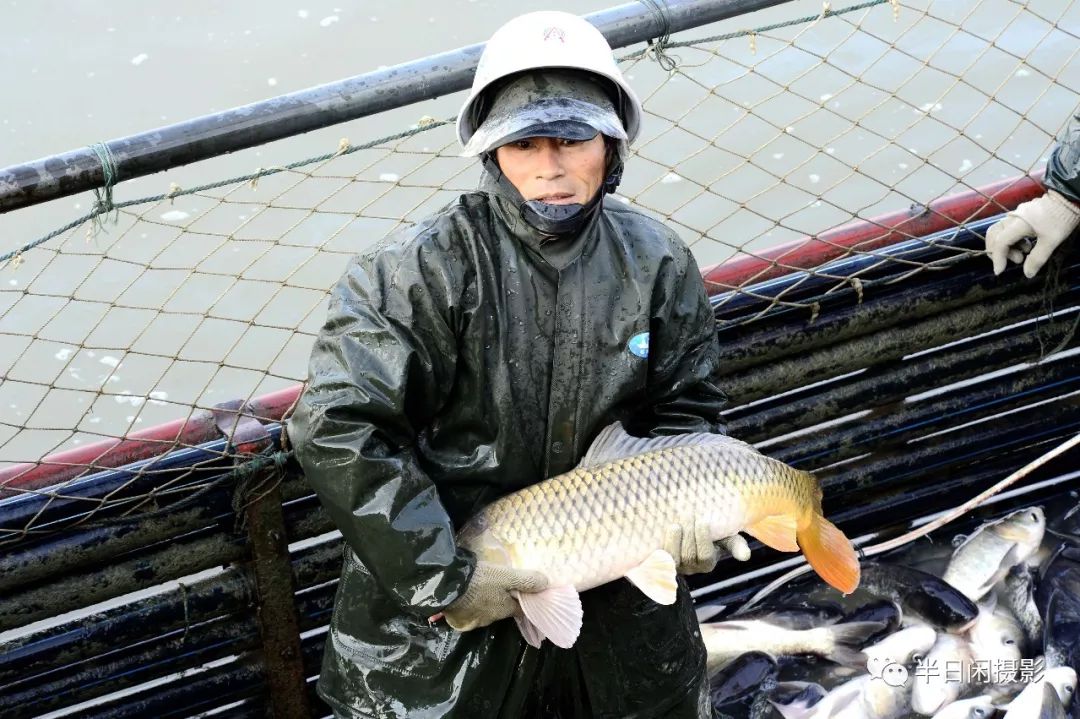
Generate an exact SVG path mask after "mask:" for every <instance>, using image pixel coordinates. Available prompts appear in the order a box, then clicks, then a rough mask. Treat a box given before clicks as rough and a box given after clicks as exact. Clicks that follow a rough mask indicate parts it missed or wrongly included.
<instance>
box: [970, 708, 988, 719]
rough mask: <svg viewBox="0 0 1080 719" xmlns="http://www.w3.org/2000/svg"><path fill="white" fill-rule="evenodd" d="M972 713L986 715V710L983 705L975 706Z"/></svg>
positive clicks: (978, 715)
mask: <svg viewBox="0 0 1080 719" xmlns="http://www.w3.org/2000/svg"><path fill="white" fill-rule="evenodd" d="M971 713H972V714H974V715H975V716H977V717H984V716H986V710H985V709H983V708H982V707H975V708H974V709H972V710H971Z"/></svg>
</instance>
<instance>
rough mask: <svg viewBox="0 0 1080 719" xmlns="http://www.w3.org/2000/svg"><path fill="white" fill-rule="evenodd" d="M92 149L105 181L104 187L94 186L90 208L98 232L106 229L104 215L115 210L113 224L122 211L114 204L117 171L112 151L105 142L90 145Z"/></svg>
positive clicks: (95, 231) (95, 230)
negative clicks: (92, 201)
mask: <svg viewBox="0 0 1080 719" xmlns="http://www.w3.org/2000/svg"><path fill="white" fill-rule="evenodd" d="M90 150H91V151H92V152H93V153H94V154H95V155H97V158H98V162H100V163H101V174H102V178H103V181H104V183H105V184H104V185H103V186H102V187H95V188H94V206H93V207H92V208H91V209H90V214H91V215H92V220H93V223H94V233H95V234H96V233H98V232H100V231H101V230H102V229H104V225H105V223H104V222H103V221H102V219H101V218H102V216H107V215H108V214H109V213H110V212H115V214H114V215H113V218H112V221H113V224H116V222H117V221H118V220H119V219H120V211H119V210H117V209H116V206H115V205H113V185H115V184H116V176H117V172H116V162H115V161H114V160H113V155H112V151H111V150H110V149H109V146H108V145H106V144H105V143H104V142H96V143H94V144H93V145H90Z"/></svg>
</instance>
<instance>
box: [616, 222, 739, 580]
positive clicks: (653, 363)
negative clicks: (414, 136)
mask: <svg viewBox="0 0 1080 719" xmlns="http://www.w3.org/2000/svg"><path fill="white" fill-rule="evenodd" d="M675 250H676V251H675V253H674V257H673V259H672V261H670V262H668V263H667V264H666V265H665V266H664V267H662V268H661V273H660V277H659V278H658V282H657V287H658V289H659V291H660V292H662V299H661V301H660V302H659V303H658V306H657V308H656V310H655V313H654V316H653V320H652V323H651V328H650V330H649V381H648V389H647V391H646V397H645V401H644V402H643V404H642V405H641V406H640V407H639V408H638V409H637V411H636V412H635V413H634V417H633V418H632V419H631V420H630V421H629V422H628V425H629V430H630V432H631V433H632V434H636V435H638V436H642V437H644V436H650V437H656V436H661V435H670V434H685V433H688V432H709V433H713V434H722V433H723V432H724V427H723V424H722V422H721V419H720V411H721V410H722V409H723V408H724V405H726V404H727V396H726V395H725V394H724V392H723V390H721V389H720V384H719V381H718V379H717V374H718V372H719V368H720V347H719V344H718V342H717V337H716V320H715V317H714V315H713V309H712V304H711V303H710V302H709V296H708V293H707V292H706V291H705V282H704V281H703V280H702V279H701V272H700V271H699V270H698V266H697V261H696V260H695V259H694V255H693V253H691V252H690V249H689V248H688V247H686V245H684V244H683V243H682V242H676V243H675ZM718 545H719V546H718ZM664 547H665V549H666V550H667V551H668V553H669V554H671V555H672V556H673V557H674V558H675V561H676V564H677V565H678V572H679V574H699V573H706V572H711V571H712V570H713V569H714V568H715V567H716V564H717V561H718V560H719V556H720V555H719V547H722V548H723V549H724V550H725V551H726V552H727V553H729V554H730V555H731V556H732V557H734V558H735V559H738V560H739V561H746V560H747V559H749V558H750V547H749V546H748V545H747V543H746V540H745V539H743V538H742V537H741V536H739V535H738V534H735V535H732V536H731V537H726V538H724V539H722V540H720V541H719V542H718V543H717V544H714V543H713V542H712V538H711V536H710V528H709V527H708V526H707V525H704V524H700V523H698V522H694V524H693V526H687V527H680V526H672V527H671V528H670V529H669V531H668V534H667V536H666V538H665V542H664Z"/></svg>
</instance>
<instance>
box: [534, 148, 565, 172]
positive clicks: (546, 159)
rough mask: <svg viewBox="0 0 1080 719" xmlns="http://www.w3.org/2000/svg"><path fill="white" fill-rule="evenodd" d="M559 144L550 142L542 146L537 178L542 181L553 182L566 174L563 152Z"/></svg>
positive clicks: (537, 165)
mask: <svg viewBox="0 0 1080 719" xmlns="http://www.w3.org/2000/svg"><path fill="white" fill-rule="evenodd" d="M561 149H562V148H560V147H559V145H558V143H557V142H553V141H551V140H548V141H547V142H544V143H543V144H541V145H540V152H539V153H537V158H536V176H537V177H538V178H539V179H541V180H553V179H555V178H558V177H562V176H563V175H564V174H565V171H564V170H563V164H562V152H561Z"/></svg>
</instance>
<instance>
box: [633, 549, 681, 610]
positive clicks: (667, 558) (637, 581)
mask: <svg viewBox="0 0 1080 719" xmlns="http://www.w3.org/2000/svg"><path fill="white" fill-rule="evenodd" d="M626 578H627V579H629V580H630V581H631V582H633V583H634V586H635V587H637V588H638V589H640V590H641V591H642V592H644V594H645V596H646V597H648V598H649V599H651V600H653V601H654V602H656V603H657V604H674V603H675V592H676V591H677V590H678V587H679V585H678V582H677V581H676V580H675V560H674V559H673V558H672V556H671V555H670V554H668V553H667V552H665V551H664V550H663V549H657V550H656V551H655V552H653V553H652V554H650V555H649V556H648V557H646V558H645V561H644V562H642V563H641V564H639V565H637V566H636V567H634V568H633V569H631V570H630V571H629V572H627V573H626Z"/></svg>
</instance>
